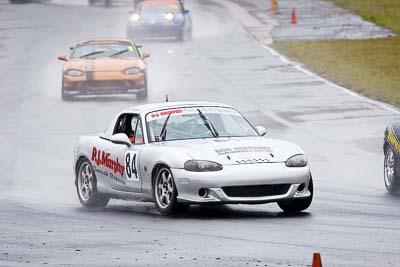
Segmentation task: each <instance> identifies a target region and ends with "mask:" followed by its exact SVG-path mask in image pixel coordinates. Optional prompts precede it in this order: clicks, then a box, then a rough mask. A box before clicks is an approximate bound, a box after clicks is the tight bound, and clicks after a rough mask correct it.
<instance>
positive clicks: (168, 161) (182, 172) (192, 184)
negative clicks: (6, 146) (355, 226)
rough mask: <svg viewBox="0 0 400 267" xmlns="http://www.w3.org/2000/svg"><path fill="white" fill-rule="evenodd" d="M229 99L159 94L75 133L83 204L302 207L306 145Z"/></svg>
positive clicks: (171, 208) (308, 185)
mask: <svg viewBox="0 0 400 267" xmlns="http://www.w3.org/2000/svg"><path fill="white" fill-rule="evenodd" d="M265 133H266V130H265V128H263V127H261V126H257V127H253V126H252V125H251V124H250V123H249V122H248V121H247V119H246V118H245V117H243V115H241V113H239V112H238V111H237V110H236V109H234V108H233V107H231V106H228V105H224V104H219V103H210V102H165V103H156V104H146V105H140V106H135V107H131V108H128V109H126V110H124V111H122V112H121V113H120V114H118V115H117V116H116V117H115V118H114V120H113V121H112V122H111V124H110V126H109V127H108V128H107V129H106V130H105V131H104V132H102V133H99V134H95V135H87V136H82V137H80V138H79V141H78V144H77V146H76V147H75V149H74V172H75V175H76V177H75V178H76V179H75V185H76V188H77V194H78V198H79V200H80V202H81V204H82V205H83V206H85V207H90V208H98V207H105V206H106V205H107V204H108V202H109V200H110V198H119V199H136V200H141V201H150V202H154V203H155V206H156V208H157V209H158V211H159V212H160V213H161V214H163V215H169V214H173V213H176V212H179V211H183V210H185V209H187V208H188V207H189V206H190V204H200V205H201V204H239V203H243V204H261V203H270V202H277V203H278V205H279V207H280V208H281V209H282V210H283V211H284V212H287V213H295V212H300V211H303V210H305V209H307V208H308V207H309V206H310V205H311V202H312V198H313V182H312V177H311V173H310V168H309V166H308V163H307V158H306V156H305V155H304V151H303V150H302V149H301V148H300V147H299V146H297V145H295V144H292V143H289V142H286V141H282V140H277V139H270V138H266V137H265Z"/></svg>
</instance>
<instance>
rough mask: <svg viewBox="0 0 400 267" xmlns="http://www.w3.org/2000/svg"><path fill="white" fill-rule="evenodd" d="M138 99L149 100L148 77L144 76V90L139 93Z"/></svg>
mask: <svg viewBox="0 0 400 267" xmlns="http://www.w3.org/2000/svg"><path fill="white" fill-rule="evenodd" d="M136 97H137V98H138V99H145V98H147V75H146V74H145V76H144V90H143V91H141V92H139V93H137V95H136Z"/></svg>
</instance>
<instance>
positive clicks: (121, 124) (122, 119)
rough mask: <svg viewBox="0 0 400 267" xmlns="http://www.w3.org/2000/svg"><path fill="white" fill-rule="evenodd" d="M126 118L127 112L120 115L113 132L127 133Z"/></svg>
mask: <svg viewBox="0 0 400 267" xmlns="http://www.w3.org/2000/svg"><path fill="white" fill-rule="evenodd" d="M126 120H127V114H122V115H121V116H119V118H118V120H117V123H116V124H115V128H114V133H113V134H118V133H126Z"/></svg>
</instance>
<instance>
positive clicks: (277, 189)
mask: <svg viewBox="0 0 400 267" xmlns="http://www.w3.org/2000/svg"><path fill="white" fill-rule="evenodd" d="M289 188H290V184H273V185H247V186H225V187H222V190H224V192H225V194H226V195H227V196H228V197H267V196H276V195H283V194H286V193H287V192H288V190H289Z"/></svg>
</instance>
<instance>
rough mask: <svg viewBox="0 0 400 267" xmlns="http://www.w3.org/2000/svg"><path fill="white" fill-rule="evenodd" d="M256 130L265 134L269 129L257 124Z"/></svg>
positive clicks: (262, 134) (261, 134)
mask: <svg viewBox="0 0 400 267" xmlns="http://www.w3.org/2000/svg"><path fill="white" fill-rule="evenodd" d="M256 130H257V132H258V134H259V135H260V136H264V135H266V134H267V129H265V128H264V127H262V126H256Z"/></svg>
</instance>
